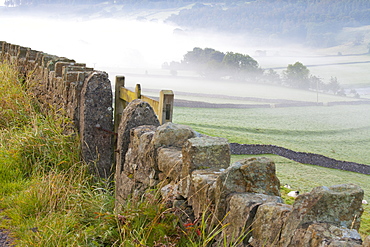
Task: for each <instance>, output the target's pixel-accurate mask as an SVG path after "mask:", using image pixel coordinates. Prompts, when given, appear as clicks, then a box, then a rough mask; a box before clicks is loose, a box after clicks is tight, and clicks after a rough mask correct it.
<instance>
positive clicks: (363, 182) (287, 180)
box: [173, 105, 370, 237]
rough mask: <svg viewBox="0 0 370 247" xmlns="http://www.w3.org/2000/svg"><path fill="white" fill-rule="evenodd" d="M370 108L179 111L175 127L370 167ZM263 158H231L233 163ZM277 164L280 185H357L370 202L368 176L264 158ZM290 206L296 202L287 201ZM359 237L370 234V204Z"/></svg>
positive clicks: (301, 187) (305, 188) (304, 189)
mask: <svg viewBox="0 0 370 247" xmlns="http://www.w3.org/2000/svg"><path fill="white" fill-rule="evenodd" d="M369 111H370V105H359V106H332V107H294V108H263V109H226V108H219V109H214V108H184V107H175V108H174V119H173V121H174V122H175V123H179V124H185V125H188V126H191V127H192V128H193V129H194V130H196V131H199V132H201V133H204V134H207V135H211V136H219V137H224V138H227V139H228V140H229V142H238V143H249V144H273V145H278V146H283V147H286V148H289V149H292V150H295V151H301V152H312V153H318V154H322V155H325V156H328V157H331V158H335V159H340V160H346V161H353V162H358V163H364V164H367V165H370V155H369V154H370V152H369V144H370V135H369V133H370V115H369ZM255 156H258V155H232V157H231V163H234V162H235V161H237V160H240V159H243V158H246V157H255ZM261 156H265V157H269V158H271V159H272V160H273V161H274V162H275V164H276V174H277V176H278V178H279V180H280V183H281V185H284V184H289V185H291V186H292V189H293V190H299V191H300V192H301V193H305V192H310V191H311V190H312V189H313V188H315V187H317V186H331V185H337V184H346V183H353V184H357V185H359V186H360V187H361V188H362V189H363V190H364V199H366V200H367V201H370V183H369V178H370V176H369V175H364V174H359V173H355V172H348V171H342V170H337V169H330V168H325V167H320V166H315V165H307V164H301V163H298V162H295V161H292V160H289V159H286V158H284V157H280V156H277V155H271V154H264V155H261ZM285 199H286V200H287V201H286V202H287V203H293V201H291V200H290V199H289V198H287V197H285ZM363 207H364V213H363V215H362V221H361V229H360V233H361V234H362V236H363V237H364V236H367V235H369V234H370V221H369V219H370V205H363Z"/></svg>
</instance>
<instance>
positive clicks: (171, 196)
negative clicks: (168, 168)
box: [161, 182, 181, 201]
mask: <svg viewBox="0 0 370 247" xmlns="http://www.w3.org/2000/svg"><path fill="white" fill-rule="evenodd" d="M161 196H162V198H163V200H165V201H168V200H170V201H175V200H176V199H177V198H180V197H181V196H180V194H179V190H178V184H175V183H174V182H171V183H169V184H167V185H165V186H163V187H162V188H161Z"/></svg>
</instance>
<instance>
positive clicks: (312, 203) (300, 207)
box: [281, 184, 364, 246]
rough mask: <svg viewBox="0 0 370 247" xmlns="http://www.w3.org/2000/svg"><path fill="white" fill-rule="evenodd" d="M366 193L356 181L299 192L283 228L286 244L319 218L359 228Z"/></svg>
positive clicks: (282, 236)
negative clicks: (301, 229)
mask: <svg viewBox="0 0 370 247" xmlns="http://www.w3.org/2000/svg"><path fill="white" fill-rule="evenodd" d="M363 196H364V191H363V190H362V189H361V188H360V187H359V186H357V185H354V184H342V185H335V186H331V187H326V186H321V187H316V188H314V189H313V190H312V191H311V192H310V193H305V194H302V195H299V196H298V197H297V198H296V200H295V203H294V204H293V210H292V212H291V214H290V215H289V217H288V219H287V221H286V225H285V226H284V229H283V231H282V234H281V241H282V243H283V245H282V246H290V241H291V239H292V237H293V236H294V234H295V231H296V229H300V228H307V226H308V225H310V224H313V223H316V222H322V223H329V224H331V225H334V226H337V227H346V228H349V229H355V230H358V229H359V227H360V217H361V215H362V213H363V208H362V199H363Z"/></svg>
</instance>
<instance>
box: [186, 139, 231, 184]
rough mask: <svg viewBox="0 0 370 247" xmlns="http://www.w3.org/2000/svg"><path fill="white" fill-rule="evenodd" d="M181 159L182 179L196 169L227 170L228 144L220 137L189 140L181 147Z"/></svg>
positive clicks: (228, 162)
mask: <svg viewBox="0 0 370 247" xmlns="http://www.w3.org/2000/svg"><path fill="white" fill-rule="evenodd" d="M182 157H183V169H182V174H183V175H184V177H185V176H187V175H188V174H190V173H191V172H192V171H193V170H196V169H208V168H219V169H221V168H227V167H228V166H229V165H230V148H229V143H228V142H227V140H226V139H225V138H220V137H210V136H203V137H195V138H191V139H188V140H187V141H186V142H185V144H184V145H183V148H182Z"/></svg>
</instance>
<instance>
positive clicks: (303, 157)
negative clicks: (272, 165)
mask: <svg viewBox="0 0 370 247" xmlns="http://www.w3.org/2000/svg"><path fill="white" fill-rule="evenodd" d="M230 148H231V153H232V154H276V155H279V156H282V157H285V158H288V159H291V160H294V161H297V162H300V163H302V164H311V165H317V166H322V167H328V168H333V169H339V170H344V171H351V172H357V173H362V174H367V175H369V174H370V166H369V165H365V164H359V163H355V162H348V161H342V160H336V159H332V158H329V157H325V156H323V155H320V154H313V153H304V152H296V151H293V150H290V149H287V148H284V147H279V146H275V145H263V144H239V143H230Z"/></svg>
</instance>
